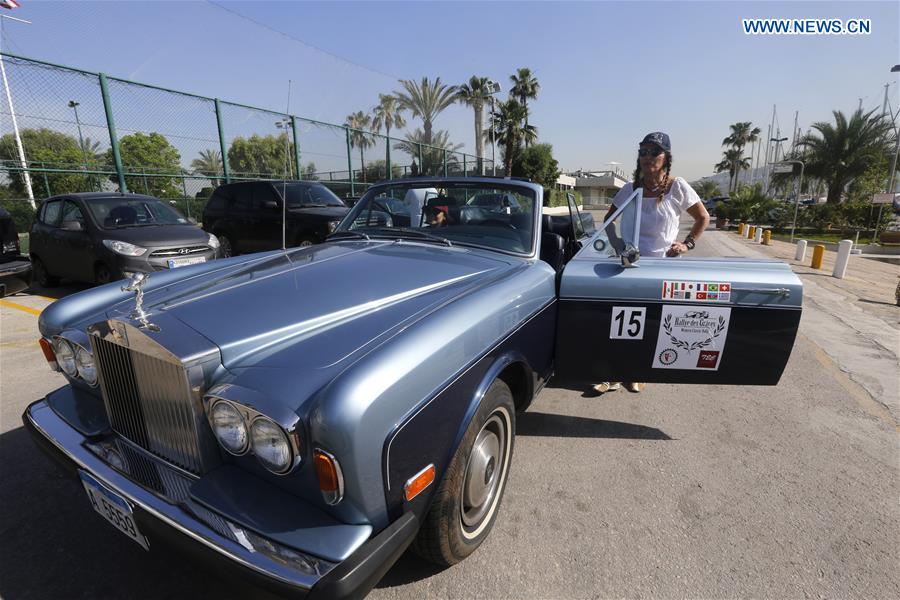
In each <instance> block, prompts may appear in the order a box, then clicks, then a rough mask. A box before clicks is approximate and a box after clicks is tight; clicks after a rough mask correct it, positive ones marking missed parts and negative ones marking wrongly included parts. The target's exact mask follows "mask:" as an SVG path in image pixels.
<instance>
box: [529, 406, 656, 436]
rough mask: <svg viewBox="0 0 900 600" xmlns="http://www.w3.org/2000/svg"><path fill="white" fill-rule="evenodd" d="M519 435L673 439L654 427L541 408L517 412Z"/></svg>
mask: <svg viewBox="0 0 900 600" xmlns="http://www.w3.org/2000/svg"><path fill="white" fill-rule="evenodd" d="M516 435H530V436H544V437H573V438H614V439H630V440H671V439H672V438H671V437H669V436H668V435H667V434H666V433H665V432H663V431H660V430H659V429H657V428H655V427H646V426H644V425H635V424H633V423H622V422H619V421H605V420H603V419H591V418H588V417H573V416H569V415H552V414H547V413H539V412H527V413H522V414H519V415H516Z"/></svg>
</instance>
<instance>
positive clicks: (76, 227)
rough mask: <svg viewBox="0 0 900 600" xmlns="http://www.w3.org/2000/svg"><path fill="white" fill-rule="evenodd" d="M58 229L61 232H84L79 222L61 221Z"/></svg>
mask: <svg viewBox="0 0 900 600" xmlns="http://www.w3.org/2000/svg"><path fill="white" fill-rule="evenodd" d="M59 227H60V229H62V230H63V231H84V225H82V224H81V221H63V222H62V224H61V225H60V226H59Z"/></svg>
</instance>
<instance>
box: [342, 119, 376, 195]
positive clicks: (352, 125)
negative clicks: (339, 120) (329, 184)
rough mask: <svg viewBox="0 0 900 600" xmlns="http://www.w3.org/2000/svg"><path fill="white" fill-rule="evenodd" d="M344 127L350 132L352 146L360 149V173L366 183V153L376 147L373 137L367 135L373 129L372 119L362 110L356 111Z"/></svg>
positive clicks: (345, 122)
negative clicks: (366, 150) (368, 149)
mask: <svg viewBox="0 0 900 600" xmlns="http://www.w3.org/2000/svg"><path fill="white" fill-rule="evenodd" d="M344 125H346V126H347V128H348V129H349V130H350V146H352V147H353V148H359V163H360V171H361V172H362V180H363V181H366V157H365V154H364V151H365V149H366V148H371V147H372V146H374V145H375V140H374V139H372V135H371V134H368V133H366V131H367V130H368V129H371V128H372V117H371V116H369V115H367V114H366V113H364V112H363V111H361V110H358V111H356V112H355V113H353V114H352V115H348V116H347V120H346V121H344Z"/></svg>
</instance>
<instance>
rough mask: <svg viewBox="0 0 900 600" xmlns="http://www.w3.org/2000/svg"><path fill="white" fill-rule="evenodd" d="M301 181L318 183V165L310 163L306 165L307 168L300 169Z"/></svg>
mask: <svg viewBox="0 0 900 600" xmlns="http://www.w3.org/2000/svg"><path fill="white" fill-rule="evenodd" d="M300 179H304V180H306V181H318V180H319V176H318V175H317V174H316V163H314V162H313V161H309V162H308V163H306V166H303V167H300Z"/></svg>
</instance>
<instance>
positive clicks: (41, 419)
mask: <svg viewBox="0 0 900 600" xmlns="http://www.w3.org/2000/svg"><path fill="white" fill-rule="evenodd" d="M22 419H23V421H24V423H25V426H26V428H27V429H28V430H29V432H30V433H31V436H32V438H34V441H35V442H36V443H37V445H38V446H39V447H41V449H42V450H44V451H45V452H46V453H47V454H49V455H50V456H51V457H52V458H53V459H55V460H56V461H57V462H58V463H59V464H60V466H61V467H62V468H63V469H64V470H66V471H67V472H70V473H71V474H73V475H74V474H76V473H77V471H78V470H83V471H86V472H87V473H89V474H90V475H91V476H92V477H93V478H95V479H97V480H98V481H99V482H100V483H102V484H103V485H104V486H106V487H107V488H109V489H110V490H112V491H113V492H115V493H117V494H119V495H120V496H122V497H123V498H124V499H125V500H126V501H127V502H129V503H130V504H131V506H132V509H133V512H134V517H135V520H136V521H137V523H138V527H139V529H140V530H141V531H142V532H143V533H144V535H146V536H147V538H148V539H149V543H150V549H151V551H153V550H155V549H156V548H157V542H159V541H160V540H161V541H162V543H161V544H159V546H169V545H174V546H176V547H179V548H180V549H181V550H184V551H186V552H187V553H189V554H191V555H193V556H194V557H196V558H198V559H200V560H202V561H204V562H207V563H213V564H214V565H216V566H217V567H223V566H224V567H225V568H226V569H228V570H229V571H230V572H234V571H235V570H237V571H238V572H239V575H241V576H242V578H244V579H249V580H250V581H252V582H253V583H255V584H257V585H260V586H262V587H266V588H268V589H270V590H272V591H275V592H276V593H279V594H281V595H285V596H292V597H322V598H344V597H361V596H362V595H365V594H366V593H367V592H368V591H369V590H370V589H371V588H372V587H373V586H374V585H375V583H377V582H378V581H379V580H380V579H381V577H382V576H383V575H384V573H385V572H387V570H388V569H389V568H390V567H391V565H393V563H394V562H395V561H396V560H397V558H399V557H400V556H401V555H402V554H403V552H404V551H405V550H406V548H407V546H408V545H409V544H410V542H411V541H412V539H413V538H414V537H415V534H416V532H417V531H418V519H417V518H416V516H415V515H414V514H413V513H411V512H409V513H405V514H404V515H403V516H402V517H401V518H400V519H398V520H397V521H395V522H394V523H392V524H391V525H390V526H388V527H387V528H386V529H385V530H383V531H382V532H381V533H379V534H378V535H377V536H375V537H372V538H370V539H369V540H368V541H366V542H365V543H364V544H362V546H360V547H358V548H357V549H356V550H355V551H354V552H353V553H352V554H351V555H350V556H349V557H347V559H346V560H344V561H341V562H338V563H333V562H328V561H324V560H322V559H319V558H316V557H313V556H310V555H305V554H303V553H301V552H298V551H297V550H295V549H292V548H288V547H286V546H283V545H280V544H278V543H277V542H274V541H272V540H271V539H267V538H264V537H262V536H260V535H258V534H256V533H254V532H253V531H251V530H248V529H245V528H243V527H241V526H240V525H237V524H235V523H232V522H230V521H228V520H227V519H224V518H223V517H222V516H220V515H218V514H216V513H213V512H211V511H209V510H208V509H207V508H206V507H204V506H202V505H199V504H197V503H195V502H194V501H193V500H191V499H190V498H188V497H185V498H184V499H182V500H181V501H179V502H178V503H172V502H167V501H166V500H165V499H163V498H162V497H160V494H159V493H158V492H157V493H155V492H154V491H151V490H150V489H147V488H145V487H143V486H141V485H139V484H137V483H135V482H134V481H132V480H131V479H129V478H128V477H126V476H125V475H124V474H123V473H121V472H120V471H119V470H116V469H114V468H113V467H111V466H110V465H109V464H107V463H106V462H104V460H102V459H101V458H100V457H99V456H98V455H97V454H95V452H96V447H97V444H96V443H95V442H94V441H92V440H89V439H87V438H86V437H84V436H83V435H82V434H81V433H80V432H79V431H77V430H76V429H74V428H73V427H72V426H71V425H69V423H67V422H66V421H65V420H64V419H63V418H62V417H60V416H59V415H58V414H57V413H56V412H55V411H54V410H53V409H52V408H51V407H50V405H49V404H48V402H47V401H46V400H41V401H38V402H35V403H34V404H32V405H31V406H29V407H28V408H27V409H26V411H25V414H24V415H23V416H22ZM91 447H93V448H94V450H93V451H92V450H91V449H90V448H91ZM198 515H201V516H198ZM202 516H205V519H206V521H204V519H203V517H202ZM211 523H212V524H214V525H211Z"/></svg>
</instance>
